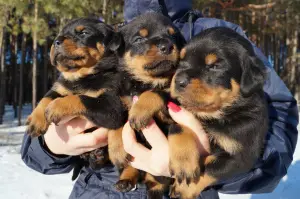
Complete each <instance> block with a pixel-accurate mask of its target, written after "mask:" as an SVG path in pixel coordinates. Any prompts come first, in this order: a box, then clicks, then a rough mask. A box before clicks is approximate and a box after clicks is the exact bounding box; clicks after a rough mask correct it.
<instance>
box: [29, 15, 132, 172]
mask: <svg viewBox="0 0 300 199" xmlns="http://www.w3.org/2000/svg"><path fill="white" fill-rule="evenodd" d="M114 34H115V32H114V30H113V29H112V28H111V27H110V26H108V25H106V24H104V23H102V22H100V21H98V20H97V19H92V18H80V19H76V20H73V21H71V22H70V23H68V24H67V25H66V26H65V27H64V28H63V29H62V31H61V32H60V33H59V35H58V37H57V38H56V39H55V41H54V43H53V45H52V47H51V52H50V58H51V63H52V65H53V66H56V68H57V69H58V70H59V71H60V77H59V78H58V80H57V81H56V82H55V83H54V85H53V86H52V88H51V90H50V91H48V92H47V94H46V95H45V96H44V97H43V98H42V100H41V101H40V102H39V104H38V106H37V107H36V108H35V109H34V110H33V112H32V114H31V115H30V116H29V118H28V130H27V132H28V134H29V135H31V136H33V137H35V136H40V135H43V134H44V133H45V132H46V130H47V128H48V126H49V124H50V123H51V122H54V123H55V124H57V123H58V122H59V121H60V120H61V119H62V118H63V117H65V116H74V117H83V118H86V119H88V120H90V121H92V122H93V123H94V124H95V125H96V126H101V127H104V128H107V129H111V130H118V129H119V128H120V127H122V126H123V125H124V123H125V122H126V119H127V113H126V110H125V107H124V106H123V104H122V102H121V100H120V97H118V96H117V90H118V87H119V86H120V76H119V72H118V71H117V67H118V58H117V55H116V54H115V53H114V50H115V49H114V45H112V43H113V42H112V40H113V38H115V36H114ZM105 151H106V152H105ZM105 154H107V149H101V150H95V151H94V152H93V153H87V154H84V155H82V157H85V158H86V159H88V160H89V161H90V163H91V164H92V165H91V166H92V167H96V166H97V165H101V164H102V163H104V162H106V160H107V159H108V156H107V155H105Z"/></svg>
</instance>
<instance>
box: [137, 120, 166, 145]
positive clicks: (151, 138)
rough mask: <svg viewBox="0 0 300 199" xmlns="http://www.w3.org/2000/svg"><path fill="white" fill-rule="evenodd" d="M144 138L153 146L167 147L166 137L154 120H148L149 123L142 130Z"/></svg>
mask: <svg viewBox="0 0 300 199" xmlns="http://www.w3.org/2000/svg"><path fill="white" fill-rule="evenodd" d="M142 132H143V134H144V136H145V138H146V140H147V141H148V142H149V144H150V145H151V146H152V147H153V148H156V147H160V148H162V147H164V146H165V147H168V140H167V137H166V136H165V135H164V134H163V132H162V131H161V130H160V128H159V127H158V126H157V124H156V123H155V121H154V120H152V121H151V122H150V124H149V125H148V126H147V127H146V128H145V129H143V130H142Z"/></svg>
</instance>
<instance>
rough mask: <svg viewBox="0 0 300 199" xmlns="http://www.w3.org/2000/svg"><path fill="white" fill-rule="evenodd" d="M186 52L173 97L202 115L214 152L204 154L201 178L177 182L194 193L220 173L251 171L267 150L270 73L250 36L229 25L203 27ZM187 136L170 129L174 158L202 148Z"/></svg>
mask: <svg viewBox="0 0 300 199" xmlns="http://www.w3.org/2000/svg"><path fill="white" fill-rule="evenodd" d="M180 57H181V61H180V64H179V68H178V70H177V72H176V74H175V76H174V78H173V80H172V85H171V94H172V97H174V98H176V99H177V100H178V101H179V102H180V104H181V106H183V107H184V108H186V109H187V110H189V111H191V112H192V113H193V114H194V115H195V116H196V117H197V118H198V119H199V121H200V122H201V123H202V125H203V127H204V129H205V132H206V133H207V134H208V136H209V138H210V146H211V155H209V156H208V157H206V158H203V159H202V160H203V169H202V171H203V173H202V174H201V177H200V180H199V181H198V182H196V183H191V184H189V185H187V184H186V183H179V182H176V185H175V190H174V193H178V194H179V195H181V198H183V199H192V198H196V197H197V196H198V195H199V194H200V192H201V191H202V190H204V189H205V188H206V187H208V186H211V185H213V184H214V183H215V182H217V181H218V180H220V179H226V178H228V177H232V176H233V175H235V174H239V173H242V172H247V171H249V170H250V169H251V168H253V166H254V163H255V161H256V160H257V158H258V157H259V156H260V155H261V153H262V150H263V144H264V139H265V134H266V132H267V130H268V113H267V106H266V101H265V97H264V92H263V84H264V80H265V73H264V66H263V63H262V62H261V61H260V60H259V59H258V58H257V57H256V56H255V54H254V51H253V48H252V46H251V44H250V42H248V41H247V40H246V39H245V38H243V37H242V36H240V35H239V34H238V33H236V32H235V31H233V30H231V29H227V28H212V29H208V30H205V31H203V32H202V33H200V34H199V35H198V36H196V37H194V38H193V39H192V40H191V41H190V42H189V43H188V44H187V45H186V46H185V47H184V48H183V49H182V50H181V53H180ZM182 136H183V134H182V133H180V132H179V133H178V134H174V135H171V136H170V135H169V143H170V145H171V148H172V149H177V150H173V151H170V153H171V158H172V157H174V156H175V157H177V158H182V160H183V161H184V160H185V157H187V156H190V154H191V152H192V151H194V152H195V151H197V148H195V147H194V148H193V145H190V144H189V141H188V139H182ZM172 146H173V147H172ZM176 146H177V147H176ZM178 146H179V147H178ZM191 163H192V162H191ZM191 163H190V164H191ZM182 164H183V165H185V163H184V162H183V163H182Z"/></svg>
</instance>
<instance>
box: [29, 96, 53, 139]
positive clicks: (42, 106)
mask: <svg viewBox="0 0 300 199" xmlns="http://www.w3.org/2000/svg"><path fill="white" fill-rule="evenodd" d="M51 101H52V99H51V98H48V97H44V98H42V99H41V101H40V102H39V103H38V105H37V107H36V108H35V109H34V110H33V112H32V113H31V114H30V116H29V117H28V119H27V123H28V125H29V127H28V128H30V127H34V129H35V132H28V133H31V135H32V136H39V135H41V133H45V132H46V130H47V129H48V126H49V123H48V122H47V120H46V117H45V110H46V107H47V106H48V104H49V103H50V102H51Z"/></svg>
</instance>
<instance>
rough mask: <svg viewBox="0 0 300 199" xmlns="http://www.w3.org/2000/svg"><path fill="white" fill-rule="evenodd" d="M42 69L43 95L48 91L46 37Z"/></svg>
mask: <svg viewBox="0 0 300 199" xmlns="http://www.w3.org/2000/svg"><path fill="white" fill-rule="evenodd" d="M43 58H44V70H43V81H44V82H43V95H45V94H46V93H47V91H48V38H46V42H45V43H44V55H43Z"/></svg>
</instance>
